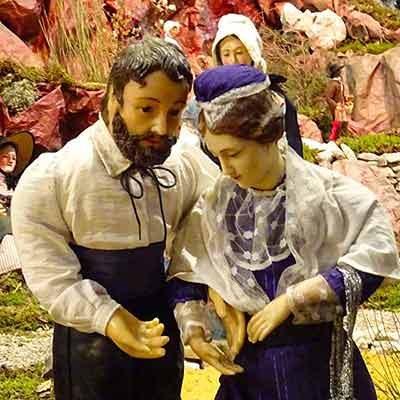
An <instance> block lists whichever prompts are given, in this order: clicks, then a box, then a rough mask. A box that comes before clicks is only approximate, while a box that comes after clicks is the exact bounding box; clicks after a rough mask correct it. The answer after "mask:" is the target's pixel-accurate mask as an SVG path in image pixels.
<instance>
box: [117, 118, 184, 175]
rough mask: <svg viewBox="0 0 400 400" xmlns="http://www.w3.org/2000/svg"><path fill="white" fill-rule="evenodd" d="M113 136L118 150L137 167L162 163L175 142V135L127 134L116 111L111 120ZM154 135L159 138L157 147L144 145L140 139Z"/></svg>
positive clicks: (123, 122)
mask: <svg viewBox="0 0 400 400" xmlns="http://www.w3.org/2000/svg"><path fill="white" fill-rule="evenodd" d="M112 128H113V133H112V134H113V138H114V141H115V143H116V144H117V146H118V148H119V150H120V151H121V153H122V154H123V156H124V157H126V158H127V159H128V160H130V161H132V163H133V165H135V166H137V167H143V168H146V167H152V166H154V165H160V164H162V163H163V162H164V161H165V160H166V159H167V158H168V156H169V155H170V153H171V147H172V146H173V145H174V144H175V143H176V138H175V137H169V136H168V135H162V136H161V135H156V134H153V133H147V134H144V135H135V134H129V131H128V128H127V126H126V124H125V121H124V120H123V118H122V117H121V114H120V113H119V112H117V113H116V114H115V116H114V118H113V121H112ZM151 137H156V138H157V140H159V142H160V143H159V144H158V145H157V147H152V146H144V145H143V144H142V140H143V139H146V138H151Z"/></svg>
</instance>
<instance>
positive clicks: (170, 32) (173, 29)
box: [163, 21, 182, 50]
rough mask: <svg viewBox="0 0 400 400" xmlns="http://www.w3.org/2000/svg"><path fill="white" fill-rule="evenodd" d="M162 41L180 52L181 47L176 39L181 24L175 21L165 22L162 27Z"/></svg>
mask: <svg viewBox="0 0 400 400" xmlns="http://www.w3.org/2000/svg"><path fill="white" fill-rule="evenodd" d="M163 29H164V40H165V41H166V42H169V43H172V44H174V45H175V46H177V47H178V48H179V49H181V50H182V47H181V45H180V44H179V43H178V41H177V38H178V35H179V32H180V30H181V24H180V23H179V22H176V21H166V22H165V24H164V26H163Z"/></svg>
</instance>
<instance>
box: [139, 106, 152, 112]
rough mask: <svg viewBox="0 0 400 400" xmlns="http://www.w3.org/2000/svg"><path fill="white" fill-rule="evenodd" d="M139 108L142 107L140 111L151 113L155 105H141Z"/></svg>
mask: <svg viewBox="0 0 400 400" xmlns="http://www.w3.org/2000/svg"><path fill="white" fill-rule="evenodd" d="M139 109H140V111H142V112H144V113H149V112H152V111H153V107H150V106H146V107H140V108H139Z"/></svg>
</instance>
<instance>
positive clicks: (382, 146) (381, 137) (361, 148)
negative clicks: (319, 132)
mask: <svg viewBox="0 0 400 400" xmlns="http://www.w3.org/2000/svg"><path fill="white" fill-rule="evenodd" d="M338 143H339V144H340V143H344V144H347V146H349V147H350V148H351V149H352V150H353V151H354V152H355V153H356V154H358V153H374V154H383V153H396V152H400V136H398V135H389V134H384V133H382V134H371V135H365V136H359V137H346V136H344V137H341V138H340V139H339V140H338Z"/></svg>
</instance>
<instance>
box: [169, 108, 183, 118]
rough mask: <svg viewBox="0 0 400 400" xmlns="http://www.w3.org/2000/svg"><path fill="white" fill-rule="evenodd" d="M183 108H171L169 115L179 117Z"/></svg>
mask: <svg viewBox="0 0 400 400" xmlns="http://www.w3.org/2000/svg"><path fill="white" fill-rule="evenodd" d="M180 112H181V110H171V111H170V112H169V115H171V116H172V117H179V114H180Z"/></svg>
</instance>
